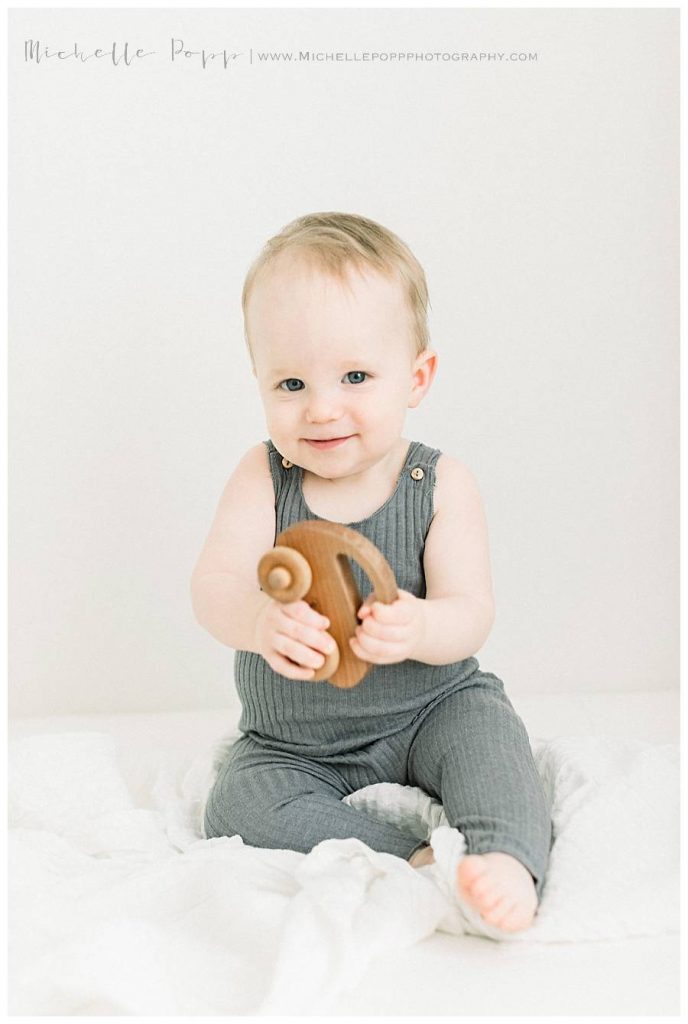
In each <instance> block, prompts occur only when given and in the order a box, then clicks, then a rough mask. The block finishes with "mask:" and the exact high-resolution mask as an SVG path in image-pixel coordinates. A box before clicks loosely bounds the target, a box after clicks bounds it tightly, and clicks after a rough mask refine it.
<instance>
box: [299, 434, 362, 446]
mask: <svg viewBox="0 0 688 1024" xmlns="http://www.w3.org/2000/svg"><path fill="white" fill-rule="evenodd" d="M351 437H353V434H347V435H345V436H344V437H327V438H321V439H319V440H318V439H316V438H311V437H305V438H304V441H306V443H307V444H309V445H311V446H312V447H313V448H325V449H326V448H335V447H337V446H338V445H340V444H344V442H345V441H348V440H349V439H350V438H351Z"/></svg>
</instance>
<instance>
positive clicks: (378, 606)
mask: <svg viewBox="0 0 688 1024" xmlns="http://www.w3.org/2000/svg"><path fill="white" fill-rule="evenodd" d="M398 595H399V596H398V597H397V599H396V601H394V602H393V603H392V604H383V603H382V602H381V601H375V600H374V598H373V595H372V594H371V595H370V597H369V598H368V599H367V600H366V602H365V603H364V604H363V605H362V607H361V608H360V610H359V612H358V617H359V618H361V619H363V622H362V623H361V624H360V625H359V626H357V627H356V636H354V637H351V639H350V640H349V644H350V645H351V650H352V651H353V652H354V654H355V655H356V657H357V658H361V659H362V661H368V662H370V663H371V664H373V665H394V664H396V663H397V662H399V661H405V660H406V659H407V658H412V657H413V652H414V651H415V650H416V648H417V645H418V643H419V641H420V639H421V637H422V636H423V631H424V629H425V616H424V613H423V606H424V604H425V602H424V601H423V600H421V598H419V597H416V596H415V595H414V594H410V593H409V592H408V590H399V591H398Z"/></svg>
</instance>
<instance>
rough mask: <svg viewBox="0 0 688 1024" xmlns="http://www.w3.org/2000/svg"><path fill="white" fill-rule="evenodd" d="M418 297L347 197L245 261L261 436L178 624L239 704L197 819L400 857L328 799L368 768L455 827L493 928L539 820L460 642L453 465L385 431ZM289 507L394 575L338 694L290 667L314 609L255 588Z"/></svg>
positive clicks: (408, 854) (513, 719) (471, 592)
mask: <svg viewBox="0 0 688 1024" xmlns="http://www.w3.org/2000/svg"><path fill="white" fill-rule="evenodd" d="M427 306H428V293H427V286H426V281H425V275H424V273H423V270H422V268H421V266H420V264H419V263H418V261H417V260H416V259H415V257H414V256H413V254H412V253H411V252H410V250H409V249H408V247H407V246H406V245H405V244H404V243H403V242H402V241H401V240H400V239H399V238H398V237H397V236H396V235H394V234H393V233H392V232H391V231H389V230H387V229H386V228H384V227H382V226H381V225H380V224H377V223H375V222H374V221H371V220H368V219H366V218H364V217H359V216H353V215H349V214H342V213H320V214H313V215H309V216H305V217H301V218H299V219H298V220H296V221H294V222H293V223H291V224H289V225H288V226H287V227H286V228H284V229H283V231H281V232H280V233H279V234H278V235H277V236H275V237H274V238H272V239H270V241H269V242H268V243H267V244H266V246H265V247H264V249H263V251H262V252H261V253H260V255H259V256H258V258H257V259H256V261H255V262H254V264H253V266H252V267H251V269H250V271H249V273H248V276H247V279H246V283H245V285H244V293H243V310H244V321H245V331H246V342H247V345H248V349H249V354H250V358H251V364H252V369H253V375H254V377H255V378H256V380H257V383H258V388H259V391H260V396H261V400H262V403H263V407H264V410H265V415H266V422H267V428H268V431H269V435H270V439H269V440H267V441H265V442H262V443H260V444H257V445H255V446H254V447H252V448H250V449H249V450H248V451H247V452H246V454H245V455H244V456H243V458H242V459H241V460H240V461H239V463H238V465H237V466H236V469H235V470H234V472H233V474H232V475H231V477H230V478H229V481H228V483H227V485H226V487H225V489H224V492H223V494H222V496H221V498H220V502H219V505H218V509H217V513H216V516H215V520H214V522H213V524H212V526H211V529H210V533H209V535H208V538H207V540H206V543H205V546H204V548H203V551H202V552H201V555H200V557H199V560H198V563H197V565H196V568H195V570H194V574H193V579H192V596H193V604H194V610H195V614H196V616H197V618H198V620H199V622H200V623H201V624H202V625H203V626H204V627H205V628H206V629H207V630H208V631H209V632H210V633H211V634H212V635H213V636H214V637H216V638H217V639H218V640H219V641H221V642H222V643H223V644H226V645H227V646H229V647H232V648H234V649H235V651H236V656H235V677H236V685H237V690H238V693H239V696H240V698H241V702H242V715H241V720H240V722H239V729H240V731H241V736H240V738H239V739H238V740H237V741H236V743H234V744H233V746H232V747H231V749H230V750H229V751H228V752H227V753H226V754H225V755H224V758H223V759H221V763H220V764H219V771H218V775H217V778H216V780H215V783H214V785H213V788H212V790H211V792H210V794H209V797H208V801H207V805H206V810H205V829H206V835H207V836H208V837H209V838H212V837H215V836H231V835H240V836H241V837H242V839H243V841H244V842H245V843H247V844H249V845H252V846H264V847H271V848H276V849H292V850H299V851H302V852H304V853H305V852H308V851H310V850H311V849H312V848H313V847H314V846H315V845H316V844H317V843H319V842H321V841H322V840H324V839H331V838H342V839H344V838H349V837H352V836H353V837H356V838H358V839H360V840H361V841H363V842H364V843H366V844H367V845H368V846H370V847H371V848H372V849H374V850H379V851H385V852H388V853H392V854H395V855H397V856H400V857H404V858H405V859H406V860H408V861H409V863H410V864H411V865H412V866H414V867H419V866H421V865H423V864H429V863H432V860H433V852H432V848H431V847H430V846H428V845H427V844H426V843H423V844H420V845H419V843H418V840H417V839H414V838H413V837H411V836H409V835H408V834H407V833H405V832H404V831H402V830H401V829H399V828H397V827H396V826H395V825H393V824H390V823H389V822H383V821H380V820H378V819H376V818H373V817H372V816H370V815H368V814H366V813H364V812H363V811H362V810H357V809H355V808H353V807H349V806H348V804H347V803H344V802H343V798H344V797H345V796H347V795H348V794H350V793H353V792H354V791H356V790H357V789H361V788H363V787H364V786H367V785H372V784H374V783H380V782H394V783H399V784H401V785H406V786H418V787H420V788H421V789H422V790H424V791H425V792H426V793H427V794H429V795H430V796H432V797H434V798H436V799H437V800H440V801H441V803H442V805H443V807H444V811H445V813H446V815H447V818H448V819H449V823H450V825H451V826H452V827H455V828H457V829H459V830H460V831H461V832H462V833H463V835H464V837H465V839H466V844H467V850H468V855H467V856H465V857H464V858H463V860H462V861H461V862H460V864H459V867H458V873H457V878H456V886H457V891H458V895H459V896H460V897H461V898H463V899H464V900H465V901H467V902H468V903H470V904H471V905H472V906H473V907H475V908H476V909H477V911H478V912H479V913H480V914H481V915H482V917H483V918H484V920H485V921H487V922H488V923H489V924H491V925H493V926H495V927H496V928H498V929H501V930H503V931H505V932H513V931H519V930H522V929H525V928H527V927H528V926H529V925H530V924H531V923H532V921H533V918H534V915H535V913H536V910H537V906H538V900H539V897H540V894H541V891H542V886H543V882H544V879H545V872H546V868H547V863H548V858H549V850H550V842H551V822H550V817H549V813H548V810H547V807H546V803H545V798H544V792H543V788H542V784H541V781H540V778H539V775H538V773H537V770H536V766H535V763H534V760H533V756H532V752H531V749H530V744H529V741H528V736H527V733H526V730H525V727H524V725H523V723H522V722H521V720H520V718H519V717H518V715H517V714H516V713H515V711H514V709H513V707H512V705H511V703H510V701H509V699H508V697H507V696H506V694H505V692H504V686H503V683H502V682H501V681H500V680H499V679H498V678H497V677H496V676H495V675H493V674H491V673H489V672H483V671H481V670H480V668H479V665H478V662H477V660H476V659H475V657H473V655H474V654H475V653H476V652H477V651H478V650H479V649H480V648H481V647H482V645H483V644H484V643H485V640H486V638H487V636H488V634H489V632H490V629H491V627H492V623H493V620H494V603H493V596H492V584H491V578H490V560H489V552H488V542H487V530H486V525H485V518H484V512H483V505H482V501H481V498H480V494H479V491H478V488H477V486H476V483H475V479H474V477H473V475H472V474H471V472H470V471H469V470H468V468H467V467H466V466H464V465H463V464H462V463H461V462H460V461H458V460H456V459H454V458H452V457H451V456H449V455H446V454H442V453H440V451H439V450H438V449H436V448H432V447H429V446H427V445H425V444H423V443H422V442H419V441H409V440H407V439H406V438H404V437H402V436H401V434H402V430H403V428H404V419H405V415H406V410H407V408H416V406H418V405H419V404H420V402H421V401H422V400H423V398H424V397H425V395H426V394H427V392H428V391H429V389H430V385H431V383H432V381H433V378H434V376H435V373H436V371H437V361H438V357H437V353H436V352H434V351H433V350H432V349H431V348H430V347H429V344H428V329H427V321H426V313H427ZM304 519H327V520H331V521H334V522H340V523H344V524H345V525H347V526H349V527H350V528H351V529H355V530H358V531H359V532H360V533H362V534H363V535H364V536H366V537H368V539H369V540H371V541H372V542H373V543H374V544H375V545H376V546H377V547H378V548H379V550H380V551H381V552H382V554H383V555H384V556H385V558H386V559H387V561H388V562H389V563H390V565H391V567H392V570H393V571H394V574H395V578H396V581H397V586H398V593H399V596H398V599H397V600H396V601H395V602H394V603H393V604H380V603H378V602H374V601H373V600H372V599H371V598H370V597H369V598H368V599H366V601H365V603H364V604H363V605H362V607H361V608H360V611H359V614H358V620H359V624H358V627H357V629H356V636H355V637H352V638H351V641H350V643H351V647H352V650H353V651H354V652H355V653H356V655H357V656H358V657H360V658H362V659H363V660H365V661H366V662H368V663H370V665H371V668H370V669H369V671H368V673H367V675H366V676H365V678H364V679H363V680H362V681H361V682H360V683H359V684H358V685H357V686H356V687H354V688H352V689H348V690H347V689H340V688H337V687H335V686H332V685H330V684H329V683H327V682H326V681H324V682H310V681H309V680H312V677H313V675H314V669H315V668H317V667H319V666H320V665H322V664H323V662H324V657H323V655H324V653H325V652H327V651H329V650H330V649H331V648H332V647H333V645H334V641H333V639H332V637H331V636H330V635H329V634H328V632H327V629H328V626H329V622H328V620H327V619H326V618H325V617H324V616H322V615H321V614H319V613H317V612H316V611H315V609H313V608H311V607H310V606H309V605H308V603H307V602H306V601H303V600H301V601H294V602H292V603H289V604H280V603H278V602H277V601H275V600H273V599H272V598H270V597H268V595H267V594H265V593H264V592H263V591H262V590H260V589H259V584H258V579H257V565H258V562H259V560H260V558H261V556H262V555H263V554H264V553H265V552H266V551H268V550H269V549H270V548H271V547H272V546H273V545H274V543H275V538H276V535H277V534H278V533H280V532H281V531H282V530H285V529H286V528H287V527H288V526H290V525H291V524H292V523H295V522H300V521H302V520H304ZM351 568H352V571H353V574H354V578H355V580H356V583H357V586H358V588H359V592H360V593H361V594H369V593H370V590H371V587H370V584H369V581H368V580H367V577H366V576H365V575H364V573H363V572H362V570H361V569H360V567H359V566H358V565H357V563H356V562H352V563H351Z"/></svg>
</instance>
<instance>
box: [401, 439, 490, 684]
mask: <svg viewBox="0 0 688 1024" xmlns="http://www.w3.org/2000/svg"><path fill="white" fill-rule="evenodd" d="M433 501H434V508H435V515H434V517H433V519H432V521H431V524H430V529H429V531H428V536H427V538H426V541H425V551H424V555H423V566H424V569H425V583H426V600H425V604H424V613H425V628H424V630H423V638H422V641H421V643H420V645H419V646H418V647H417V649H416V650H415V651H414V653H413V658H415V660H416V661H423V662H425V663H426V664H429V665H447V664H449V663H450V662H453V661H461V660H462V659H463V658H468V657H470V656H471V655H473V654H475V653H476V652H477V651H478V650H479V649H480V648H481V647H482V645H483V644H484V643H485V641H486V640H487V637H488V635H489V633H490V630H491V628H492V623H493V622H494V616H495V607H494V597H493V593H492V578H491V573H490V554H489V544H488V537H487V524H486V522H485V512H484V508H483V502H482V499H481V497H480V492H479V490H478V485H477V483H476V481H475V478H474V476H473V474H472V473H471V471H470V470H469V469H468V468H467V467H466V466H464V465H463V464H462V463H460V462H458V461H457V460H456V459H453V458H451V457H450V456H447V455H444V454H443V455H441V456H440V457H439V459H438V460H437V465H436V483H435V490H434V495H433Z"/></svg>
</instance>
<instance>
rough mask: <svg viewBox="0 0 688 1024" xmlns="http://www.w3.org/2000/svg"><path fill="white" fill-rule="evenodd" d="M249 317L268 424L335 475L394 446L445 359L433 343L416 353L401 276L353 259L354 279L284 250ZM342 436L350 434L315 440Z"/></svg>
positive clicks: (295, 450) (308, 461)
mask: <svg viewBox="0 0 688 1024" xmlns="http://www.w3.org/2000/svg"><path fill="white" fill-rule="evenodd" d="M247 320H248V328H249V337H250V340H251V348H252V351H253V357H254V361H255V370H254V373H255V376H256V378H257V380H258V386H259V389H260V395H261V399H262V401H263V405H264V407H265V414H266V420H267V426H268V430H269V433H270V437H271V438H272V441H273V443H274V444H275V446H276V448H277V449H278V451H280V452H281V453H282V455H284V456H286V457H287V458H288V459H290V460H291V461H292V462H294V463H296V465H299V466H303V467H304V469H306V470H309V471H310V472H312V473H315V474H317V475H318V476H321V477H325V478H328V479H335V478H342V477H346V476H350V475H352V474H356V473H360V472H362V471H364V470H365V469H367V468H369V467H370V466H373V465H374V464H375V463H376V462H378V461H380V459H381V458H383V457H384V456H385V455H387V454H388V453H389V452H390V451H391V450H392V448H393V447H394V446H395V445H396V443H397V442H398V440H399V438H400V437H401V433H402V430H403V425H404V419H405V415H406V409H407V408H409V407H414V406H416V405H418V404H419V402H420V401H421V399H422V397H423V394H424V393H425V391H426V390H427V388H428V387H429V384H430V379H431V378H432V376H433V374H434V368H435V360H436V355H435V353H434V352H431V351H430V350H427V351H426V352H424V353H422V355H421V356H419V357H418V358H416V357H415V354H414V353H415V348H414V342H413V335H412V323H411V314H410V311H409V309H408V305H407V303H406V301H405V298H404V294H403V292H402V286H401V284H400V282H399V281H398V280H396V279H388V278H386V277H384V276H382V275H381V274H378V273H376V272H375V271H373V270H372V269H367V268H366V270H365V271H364V272H359V271H358V270H356V269H355V268H353V267H352V268H351V269H350V270H349V273H348V283H345V282H342V281H339V280H337V279H336V278H334V277H331V276H329V275H328V274H326V273H324V272H322V271H320V270H316V269H315V268H312V267H309V266H308V265H307V264H306V263H305V262H304V261H303V260H295V259H294V258H293V257H291V258H289V259H284V258H282V260H281V262H279V263H278V264H277V265H276V266H275V267H274V268H270V269H269V270H268V271H267V272H264V274H263V275H261V276H260V277H259V278H258V280H257V282H256V285H255V287H254V290H253V292H252V294H251V298H250V301H249V305H248V309H247ZM426 364H428V365H426ZM430 364H431V366H432V372H429V369H428V366H429V365H430ZM428 378H429V379H428ZM333 438H346V440H344V441H340V442H339V443H338V444H336V445H330V446H324V445H318V444H316V443H314V442H315V441H318V440H322V439H333Z"/></svg>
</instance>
